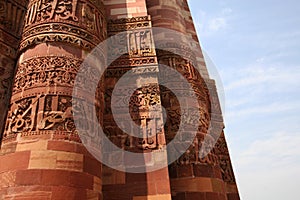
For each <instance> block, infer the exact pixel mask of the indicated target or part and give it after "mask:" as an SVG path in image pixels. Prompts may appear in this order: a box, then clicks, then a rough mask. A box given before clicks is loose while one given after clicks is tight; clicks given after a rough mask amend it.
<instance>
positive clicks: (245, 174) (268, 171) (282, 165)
mask: <svg viewBox="0 0 300 200" xmlns="http://www.w3.org/2000/svg"><path fill="white" fill-rule="evenodd" d="M299 158H300V134H299V133H288V132H281V133H277V134H274V135H273V136H272V137H270V138H266V139H264V140H256V141H255V142H253V143H252V144H251V145H250V146H249V147H248V148H247V149H246V150H244V151H243V152H241V153H239V154H238V155H236V156H235V157H234V159H233V160H234V163H235V164H236V176H237V177H238V180H239V182H238V183H239V188H240V191H241V195H242V199H245V200H266V199H288V200H296V199H298V198H299V197H298V193H297V192H296V191H297V190H298V185H299V178H300V174H299V168H300V159H299Z"/></svg>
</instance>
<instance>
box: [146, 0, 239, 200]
mask: <svg viewBox="0 0 300 200" xmlns="http://www.w3.org/2000/svg"><path fill="white" fill-rule="evenodd" d="M147 9H148V13H149V14H150V15H151V17H152V23H153V26H154V27H162V28H167V29H171V30H175V31H178V32H180V33H183V34H184V35H185V38H184V39H182V41H180V39H179V40H178V41H176V42H175V43H174V42H172V41H170V44H169V46H170V48H171V49H174V51H176V52H178V55H176V54H170V53H168V52H165V51H158V52H157V56H158V61H159V63H160V64H165V65H168V66H170V67H173V68H175V69H176V70H177V71H179V72H180V73H182V75H183V76H185V77H186V79H187V80H188V81H189V82H190V84H191V85H192V86H193V88H194V91H195V93H196V96H197V97H198V103H199V105H200V109H199V113H200V116H201V118H200V121H199V129H198V133H197V137H196V138H195V141H194V143H193V145H191V147H190V149H189V150H188V151H187V152H185V153H184V154H183V155H182V156H181V158H180V159H178V161H177V162H175V163H173V164H171V165H170V166H169V175H170V179H171V190H172V199H174V200H194V199H206V200H216V199H219V200H221V199H222V200H229V199H239V197H238V192H237V189H236V185H235V182H234V176H233V173H232V167H231V164H230V159H229V154H228V153H226V152H228V149H227V146H226V141H225V138H224V135H222V133H223V131H222V130H223V128H224V124H223V117H222V112H221V108H220V103H219V99H218V94H217V90H216V86H215V82H214V80H211V79H210V77H209V74H208V70H207V68H206V65H205V61H204V57H203V54H202V51H201V47H200V45H199V42H198V38H197V35H196V32H195V28H194V25H193V21H192V17H191V14H190V11H189V7H188V4H187V1H176V0H169V1H164V0H155V1H152V0H147ZM155 40H156V41H155V42H156V43H159V41H163V40H165V41H168V37H167V36H165V37H164V36H161V37H160V38H155ZM186 40H190V41H194V42H195V43H194V45H195V46H196V48H197V51H193V52H188V51H186V50H185V47H184V46H188V45H189V44H190V42H189V41H186ZM172 45H173V46H172ZM180 55H184V56H185V57H189V58H191V59H190V60H191V61H192V62H190V61H187V60H186V59H184V58H183V57H181V56H180ZM174 84H176V83H174ZM178 84H179V83H178ZM182 95H186V94H184V93H183V94H182ZM172 99H173V102H176V100H174V99H176V98H175V97H174V95H173V96H172V94H171V93H170V91H168V90H164V91H162V104H163V106H166V109H167V111H168V115H169V116H172V117H173V119H172V120H169V121H167V125H166V127H165V131H166V137H167V141H170V140H172V139H173V137H174V135H175V134H176V131H177V127H176V124H178V123H179V122H180V116H178V114H177V115H176V114H175V115H174V113H178V112H176V109H178V108H177V107H176V106H174V105H172V106H170V104H169V103H168V102H170V100H172ZM176 116H177V117H176ZM174 118H175V120H174ZM176 119H177V121H176ZM215 135H222V137H221V138H220V139H219V140H218V138H216V137H215ZM204 138H210V140H209V145H210V143H211V144H215V143H217V145H215V146H214V148H213V149H212V151H210V152H209V153H208V154H207V156H205V157H204V158H202V157H201V152H199V151H200V149H201V146H202V143H203V141H204ZM217 140H218V142H217ZM207 141H208V140H206V142H207ZM220 144H221V145H220ZM220 146H222V147H223V148H221V149H220ZM225 146H226V147H225ZM212 147H213V146H212ZM199 154H200V155H199ZM225 154H226V156H225ZM222 163H223V164H222ZM224 169H225V170H224ZM229 171H230V175H229V174H228V173H229ZM225 177H227V178H225ZM229 177H230V178H229ZM227 179H230V182H231V184H230V186H228V184H227ZM232 193H234V195H233V194H232Z"/></svg>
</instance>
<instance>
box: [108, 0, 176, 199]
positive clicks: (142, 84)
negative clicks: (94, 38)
mask: <svg viewBox="0 0 300 200" xmlns="http://www.w3.org/2000/svg"><path fill="white" fill-rule="evenodd" d="M105 5H106V11H107V18H108V19H110V20H109V23H108V33H109V35H115V34H118V33H121V32H123V31H128V32H127V33H125V34H123V37H122V38H123V40H120V41H116V43H118V45H121V46H122V47H125V48H128V49H127V50H128V51H127V53H125V54H124V55H123V56H121V57H120V58H119V59H117V60H115V61H114V62H113V63H112V64H111V65H110V67H109V68H108V70H107V73H106V76H105V86H106V91H105V112H104V122H103V124H104V128H105V131H106V135H107V136H108V137H109V138H110V140H111V141H113V142H114V143H115V144H116V145H117V146H118V147H119V148H120V149H123V150H124V151H130V152H136V153H140V154H142V153H150V152H158V151H161V149H162V148H163V147H165V145H166V142H165V135H164V130H163V127H159V125H158V124H159V123H162V110H161V100H160V91H159V85H158V79H157V72H158V63H157V58H156V52H155V48H154V41H153V34H152V30H151V27H152V24H151V19H150V16H148V15H147V10H146V2H145V0H136V1H121V2H120V1H119V2H116V1H114V0H106V1H105ZM130 70H131V72H130V76H131V78H132V79H128V82H126V84H124V85H123V86H122V88H119V89H118V91H117V94H118V95H120V97H118V100H119V101H123V100H124V101H126V100H125V99H122V97H121V95H123V94H128V91H130V89H131V88H136V90H135V92H134V93H133V94H132V96H131V97H130V101H129V105H126V106H125V107H124V108H120V109H122V111H123V110H124V112H126V109H127V110H128V106H129V110H130V114H131V118H132V119H126V118H124V116H123V113H122V112H120V113H119V114H118V115H117V116H114V117H115V118H113V117H112V112H111V105H110V104H111V95H112V91H113V90H114V89H115V85H116V83H117V82H118V81H119V79H120V78H122V76H123V75H124V74H125V73H126V72H128V71H130ZM154 107H157V108H158V109H157V110H156V111H154V112H149V110H151V109H153V108H154ZM113 119H114V120H122V121H124V122H126V120H129V121H132V120H133V121H134V122H135V123H136V124H139V125H141V129H140V132H143V133H144V134H145V137H144V138H136V137H132V136H130V135H128V134H127V133H125V132H123V131H122V130H120V129H119V128H118V126H117V125H116V123H115V122H114V120H113ZM110 156H111V159H113V158H119V159H123V158H124V157H123V155H122V154H117V153H116V152H111V153H110ZM166 156H167V155H165V158H161V159H162V160H164V161H166V160H167V157H166ZM155 159H157V158H154V157H147V156H145V161H144V164H145V165H147V163H148V164H149V163H151V162H156V160H155ZM125 160H126V158H125ZM125 162H126V164H130V162H132V163H135V160H132V161H131V160H126V161H125ZM136 167H137V168H138V167H139V166H136ZM146 168H147V166H146V167H145V168H144V170H145V171H146V170H147V169H146ZM125 170H126V169H125ZM103 194H104V199H105V200H113V199H122V200H146V199H151V200H152V199H153V200H156V199H157V200H158V199H160V200H170V199H171V193H170V180H169V175H168V168H167V167H164V168H163V169H161V170H158V171H153V172H145V173H130V172H120V171H116V170H114V169H111V168H109V167H105V166H104V167H103Z"/></svg>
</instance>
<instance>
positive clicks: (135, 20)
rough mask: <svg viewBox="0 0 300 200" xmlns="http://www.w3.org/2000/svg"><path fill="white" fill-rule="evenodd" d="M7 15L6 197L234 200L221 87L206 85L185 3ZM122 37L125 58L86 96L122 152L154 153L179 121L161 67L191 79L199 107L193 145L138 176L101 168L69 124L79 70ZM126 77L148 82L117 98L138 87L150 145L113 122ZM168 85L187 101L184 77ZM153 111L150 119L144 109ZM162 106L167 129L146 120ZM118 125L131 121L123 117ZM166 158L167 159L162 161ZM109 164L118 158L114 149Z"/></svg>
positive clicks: (59, 4) (137, 113)
mask: <svg viewBox="0 0 300 200" xmlns="http://www.w3.org/2000/svg"><path fill="white" fill-rule="evenodd" d="M0 19H1V21H0V33H1V34H0V46H1V49H0V81H1V82H0V105H1V110H0V113H1V115H0V129H1V150H0V199H1V200H2V199H4V200H10V199H18V200H25V199H32V200H40V199H43V200H44V199H45V200H46V199H47V200H48V199H49V200H50V199H51V200H52V199H53V200H54V199H55V200H66V199H70V200H72V199H78V200H98V199H104V200H146V199H147V200H171V199H172V200H197V199H203V200H238V199H239V195H238V190H237V186H236V183H235V178H234V174H233V170H232V166H231V162H230V157H229V153H228V148H227V145H226V141H225V136H224V133H223V128H224V124H223V118H222V113H221V109H220V103H219V100H218V95H217V90H216V87H215V82H214V81H213V80H211V79H210V78H209V74H208V71H207V69H206V65H205V62H204V58H203V55H202V53H201V47H200V45H199V42H198V38H197V35H196V31H195V28H194V25H193V21H192V17H191V14H190V11H189V7H188V4H187V1H186V0H183V1H178V0H29V1H26V0H23V1H17V0H2V1H1V2H0ZM153 27H156V28H165V29H169V30H172V31H174V32H175V31H176V32H178V33H180V34H182V35H184V38H181V39H182V40H181V39H179V40H178V41H175V42H174V41H171V40H170V38H172V37H171V36H170V35H167V34H157V35H155V33H154V31H153V29H152V28H153ZM124 31H127V32H126V34H125V36H124V38H125V39H124V40H118V41H116V42H117V43H119V45H120V43H122V42H123V43H124V46H125V47H126V48H127V49H126V53H124V55H122V56H120V57H118V58H117V59H116V60H115V61H114V62H112V63H111V64H110V66H109V67H108V69H107V70H106V71H105V74H104V76H102V77H100V78H99V79H101V81H99V85H98V89H97V92H96V95H95V96H92V97H90V96H87V95H85V93H84V91H83V93H81V95H82V98H86V99H85V100H87V101H88V102H90V104H91V105H93V106H94V107H95V108H96V110H97V117H98V121H99V123H100V124H101V125H102V126H103V128H104V132H105V134H106V136H107V137H108V138H109V140H110V141H112V142H113V143H114V144H116V146H118V147H119V148H120V149H122V150H124V151H130V152H136V153H149V152H150V153H151V152H159V151H162V149H164V147H166V146H167V145H168V144H169V143H170V142H171V141H172V140H173V139H174V138H175V137H176V134H177V131H178V126H179V125H180V124H181V123H182V122H180V119H181V115H183V113H180V107H181V106H180V104H179V102H178V98H177V97H178V96H176V95H174V91H173V92H172V91H171V90H169V89H168V88H166V87H163V86H160V82H161V80H160V79H163V78H166V77H167V79H168V76H171V75H170V74H169V75H168V74H167V75H166V77H160V76H158V75H157V72H158V71H160V70H161V68H160V64H164V65H167V66H169V67H171V68H172V69H175V70H176V71H178V72H179V73H180V74H181V75H182V76H183V77H185V79H186V80H187V81H188V83H189V84H190V85H191V86H192V88H193V92H194V93H195V94H196V101H197V103H198V104H199V105H200V107H199V110H198V111H199V113H198V112H197V113H198V114H199V116H200V119H199V121H197V122H196V124H197V126H198V128H197V133H196V135H195V137H194V139H193V141H192V144H191V145H190V147H189V148H188V149H187V150H186V152H182V155H181V156H180V157H179V158H178V159H177V160H176V161H174V162H172V163H171V164H170V165H168V166H167V165H166V166H165V167H163V168H160V169H159V170H156V171H151V172H147V171H145V172H144V173H132V172H128V171H126V170H123V171H119V170H116V169H114V168H112V167H109V166H106V165H104V164H102V163H101V162H99V161H98V160H97V159H96V158H94V156H93V155H92V154H91V153H90V152H89V151H88V150H89V149H87V148H86V146H85V145H84V144H83V142H82V139H81V138H80V136H79V135H78V131H77V129H76V125H75V123H74V119H73V112H74V109H75V106H76V102H74V100H73V99H72V92H73V87H74V82H75V79H76V75H77V73H78V72H79V70H80V67H81V64H82V63H83V62H84V60H85V59H86V58H87V56H88V55H89V53H90V52H91V51H92V50H93V48H95V47H96V46H97V45H98V44H99V43H101V42H103V41H105V40H106V39H107V38H109V37H110V36H114V35H118V34H119V33H122V32H124ZM187 39H188V40H191V41H196V43H195V45H194V48H196V49H197V51H190V50H189V49H188V48H186V46H185V44H187V43H186V40H187ZM168 40H170V41H168ZM161 41H167V43H164V44H167V46H168V50H163V49H162V48H161V47H160V46H159V45H160V44H161ZM178 44H181V45H178ZM174 52H177V53H174ZM182 55H184V56H182ZM103 56H104V57H105V56H106V55H105V54H103ZM187 58H189V59H187ZM129 71H132V73H133V75H132V76H133V77H135V78H136V79H137V80H143V81H141V82H142V83H140V82H139V83H137V82H136V81H129V82H128V84H127V85H123V87H121V88H119V91H118V94H122V93H126V92H128V88H130V87H137V88H139V89H137V90H135V92H134V93H133V94H132V95H131V97H130V99H129V100H128V101H129V110H130V114H131V119H130V120H132V121H134V122H135V123H136V124H138V125H140V126H141V130H140V131H141V132H143V133H145V134H146V135H145V137H144V138H135V137H132V136H130V135H128V134H126V133H125V132H124V131H122V130H120V129H119V128H118V125H117V124H116V122H115V121H116V119H114V116H113V114H112V109H111V106H112V100H111V97H112V93H113V90H114V88H115V86H116V84H117V82H118V81H119V80H120V79H121V78H122V77H123V75H124V74H125V73H126V72H129ZM169 79H171V77H169ZM144 80H146V81H144ZM147 80H151V84H147V83H148V82H147ZM173 85H176V86H177V88H176V91H175V93H177V94H179V99H180V98H184V99H187V100H186V102H185V103H186V104H189V103H190V102H191V101H190V100H189V98H190V97H189V96H188V95H187V94H186V92H184V90H183V89H184V88H182V86H181V84H180V80H178V81H177V82H176V81H175V82H174V83H173ZM87 89H88V88H87ZM95 97H96V98H95ZM120 98H121V96H120ZM153 106H156V108H157V109H156V110H155V113H154V114H153V113H150V112H149V110H150V109H151V108H152V107H153ZM195 107H196V106H195ZM163 108H164V109H163ZM164 110H165V111H166V115H167V116H166V120H165V121H166V123H165V124H164V126H163V127H161V128H159V129H158V128H155V129H150V128H149V126H150V122H153V121H155V122H157V121H160V120H161V121H162V118H163V117H162V115H163V114H162V113H163V112H164ZM149 113H150V114H149ZM195 115H197V114H195ZM191 116H193V113H190V117H191ZM117 117H119V118H120V119H121V118H126V117H125V115H123V114H122V113H119V114H118V116H117ZM127 120H128V119H127ZM156 125H157V124H156ZM212 130H213V131H212ZM209 135H211V136H214V135H220V137H218V138H214V137H210V138H212V139H211V143H212V147H211V149H210V151H209V152H208V154H207V155H206V156H205V157H201V156H200V157H199V153H200V149H201V144H203V141H204V138H206V137H207V136H209ZM178 145H180V144H178ZM166 154H168V155H170V154H172V152H166ZM168 155H166V157H162V158H161V159H162V160H165V161H166V162H167V160H168V158H169V156H168ZM108 156H109V159H115V160H120V159H122V155H121V154H118V153H117V152H110V153H109V155H108ZM147 159H148V161H149V160H150V161H152V162H155V159H154V158H152V157H151V158H147ZM129 162H130V161H129ZM145 162H147V161H145Z"/></svg>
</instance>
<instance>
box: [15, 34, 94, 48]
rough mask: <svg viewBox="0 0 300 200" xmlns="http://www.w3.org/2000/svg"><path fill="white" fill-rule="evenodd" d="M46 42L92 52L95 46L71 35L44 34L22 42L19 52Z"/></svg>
mask: <svg viewBox="0 0 300 200" xmlns="http://www.w3.org/2000/svg"><path fill="white" fill-rule="evenodd" d="M47 42H66V43H68V44H71V45H76V46H79V47H81V48H83V49H85V50H92V49H93V48H94V47H95V44H93V43H91V42H88V41H86V40H85V39H82V38H79V37H77V36H72V35H62V34H55V33H54V34H45V35H38V36H34V37H30V38H29V39H27V40H25V41H22V42H21V44H20V51H24V50H25V49H26V48H29V47H32V46H34V45H37V44H42V43H47Z"/></svg>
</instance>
